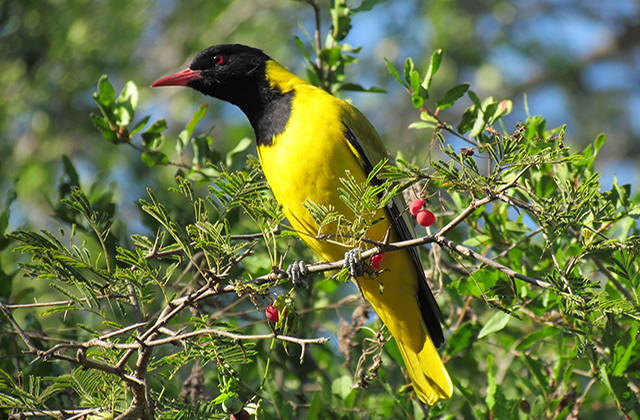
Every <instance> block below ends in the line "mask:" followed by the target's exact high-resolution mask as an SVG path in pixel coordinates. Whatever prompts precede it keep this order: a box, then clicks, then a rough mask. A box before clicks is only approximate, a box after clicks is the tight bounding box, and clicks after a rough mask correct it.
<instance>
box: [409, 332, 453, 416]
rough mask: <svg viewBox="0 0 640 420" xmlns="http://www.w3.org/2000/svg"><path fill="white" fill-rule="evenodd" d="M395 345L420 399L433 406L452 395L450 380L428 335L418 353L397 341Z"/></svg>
mask: <svg viewBox="0 0 640 420" xmlns="http://www.w3.org/2000/svg"><path fill="white" fill-rule="evenodd" d="M397 343H398V347H399V348H400V352H401V353H402V358H403V359H404V363H405V364H406V365H407V369H408V370H409V375H410V376H411V381H412V382H413V388H414V389H415V391H416V393H417V394H418V396H419V397H420V399H421V400H422V401H424V402H426V403H427V404H429V405H434V404H435V403H436V402H437V401H438V400H439V399H445V400H446V399H449V398H450V397H451V395H452V394H453V385H452V383H451V378H449V373H447V369H446V368H445V367H444V364H443V363H442V359H440V355H439V354H438V351H437V350H436V348H435V346H434V345H433V342H432V341H431V338H430V337H429V335H427V337H426V341H425V343H424V346H423V347H422V350H420V352H419V353H416V352H415V351H413V350H411V348H410V347H409V346H406V345H404V344H402V342H401V341H399V340H398V341H397Z"/></svg>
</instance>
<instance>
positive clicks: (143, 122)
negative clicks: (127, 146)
mask: <svg viewBox="0 0 640 420" xmlns="http://www.w3.org/2000/svg"><path fill="white" fill-rule="evenodd" d="M149 118H151V115H147V116H146V117H144V118H143V119H141V120H140V121H138V122H137V123H136V125H134V126H133V128H132V129H131V135H132V136H133V135H134V134H136V133H137V132H138V131H140V130H142V129H143V128H144V126H145V125H147V123H148V122H149Z"/></svg>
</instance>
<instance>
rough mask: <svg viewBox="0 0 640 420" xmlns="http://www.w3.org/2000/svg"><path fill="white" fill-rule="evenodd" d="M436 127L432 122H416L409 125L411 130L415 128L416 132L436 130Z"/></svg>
mask: <svg viewBox="0 0 640 420" xmlns="http://www.w3.org/2000/svg"><path fill="white" fill-rule="evenodd" d="M436 126H437V125H436V124H434V123H432V122H425V121H416V122H413V123H411V124H409V128H415V129H416V130H423V129H425V128H436Z"/></svg>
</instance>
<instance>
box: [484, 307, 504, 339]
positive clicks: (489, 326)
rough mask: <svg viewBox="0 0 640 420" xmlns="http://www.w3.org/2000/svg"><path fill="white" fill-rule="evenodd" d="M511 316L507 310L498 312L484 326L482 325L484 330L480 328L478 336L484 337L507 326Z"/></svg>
mask: <svg viewBox="0 0 640 420" xmlns="http://www.w3.org/2000/svg"><path fill="white" fill-rule="evenodd" d="M510 318H511V316H510V315H509V314H508V313H506V312H502V311H498V312H496V313H495V314H494V315H493V316H492V317H491V319H489V321H487V323H486V324H485V325H484V327H482V330H480V333H478V338H483V337H485V336H487V335H489V334H491V333H494V332H497V331H500V330H501V329H503V328H504V327H506V326H507V323H508V322H509V319H510Z"/></svg>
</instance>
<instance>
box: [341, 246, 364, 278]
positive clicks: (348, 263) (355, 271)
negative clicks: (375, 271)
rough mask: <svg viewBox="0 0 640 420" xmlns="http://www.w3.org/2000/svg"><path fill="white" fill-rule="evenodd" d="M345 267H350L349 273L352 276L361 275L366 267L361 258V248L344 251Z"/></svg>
mask: <svg viewBox="0 0 640 420" xmlns="http://www.w3.org/2000/svg"><path fill="white" fill-rule="evenodd" d="M344 267H345V268H348V269H349V275H350V276H351V277H354V278H356V277H361V276H362V274H363V272H364V268H363V266H362V261H361V260H360V249H358V248H355V249H351V250H349V251H347V252H345V253H344Z"/></svg>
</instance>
